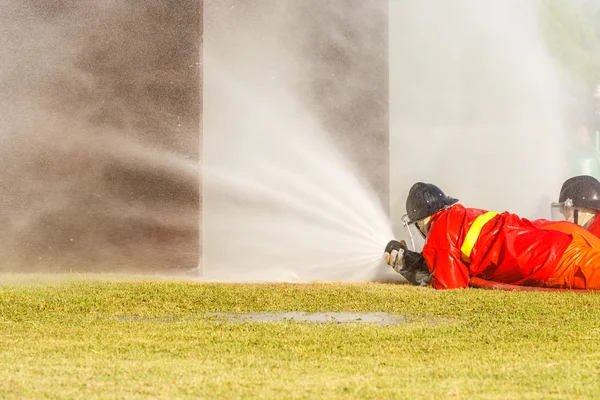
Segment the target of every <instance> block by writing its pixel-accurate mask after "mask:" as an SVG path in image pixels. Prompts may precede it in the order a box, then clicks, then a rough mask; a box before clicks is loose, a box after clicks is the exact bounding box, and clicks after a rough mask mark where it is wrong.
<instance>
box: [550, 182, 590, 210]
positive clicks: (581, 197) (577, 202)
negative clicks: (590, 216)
mask: <svg viewBox="0 0 600 400" xmlns="http://www.w3.org/2000/svg"><path fill="white" fill-rule="evenodd" d="M567 199H571V202H572V206H573V207H581V208H591V209H594V210H600V182H598V180H597V179H596V178H594V177H593V176H589V175H579V176H574V177H572V178H569V179H567V180H566V181H565V183H563V185H562V188H560V195H559V197H558V202H559V203H564V202H565V201H566V200H567Z"/></svg>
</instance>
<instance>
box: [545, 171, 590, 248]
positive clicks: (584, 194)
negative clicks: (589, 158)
mask: <svg viewBox="0 0 600 400" xmlns="http://www.w3.org/2000/svg"><path fill="white" fill-rule="evenodd" d="M551 212H552V219H554V220H558V219H565V220H567V221H569V222H573V223H575V224H577V225H580V226H582V227H583V228H585V229H587V230H588V231H589V232H591V233H593V234H594V235H596V236H597V237H600V218H598V217H597V216H598V214H600V182H599V181H598V180H597V179H596V178H594V177H593V176H589V175H579V176H574V177H572V178H569V179H567V180H566V181H565V183H563V185H562V187H561V189H560V194H559V196H558V202H555V203H552V205H551Z"/></svg>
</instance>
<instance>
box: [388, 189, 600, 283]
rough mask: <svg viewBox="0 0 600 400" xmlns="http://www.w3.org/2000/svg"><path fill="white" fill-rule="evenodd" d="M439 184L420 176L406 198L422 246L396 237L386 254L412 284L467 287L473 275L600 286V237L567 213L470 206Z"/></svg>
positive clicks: (506, 280)
mask: <svg viewBox="0 0 600 400" xmlns="http://www.w3.org/2000/svg"><path fill="white" fill-rule="evenodd" d="M457 202H458V200H457V199H454V198H452V197H449V196H446V194H445V193H444V192H443V191H442V190H441V189H440V188H438V187H437V186H435V185H432V184H427V183H422V182H418V183H416V184H415V185H413V187H412V188H411V189H410V192H409V195H408V198H407V200H406V210H407V217H408V221H409V222H408V223H409V224H415V225H416V227H417V229H418V230H419V231H420V232H421V234H422V235H423V237H424V238H425V246H424V247H423V252H422V253H416V252H413V251H410V250H408V249H407V247H406V244H405V243H404V242H398V241H395V240H392V241H390V242H389V243H388V245H387V246H386V251H385V255H386V260H387V262H388V264H390V265H391V266H392V267H393V268H394V269H395V270H396V271H397V272H399V273H401V274H402V275H403V276H405V278H406V279H407V280H408V281H409V282H410V283H412V284H415V285H421V286H425V285H429V284H431V286H433V287H434V288H435V289H457V288H466V287H468V285H469V280H470V279H471V278H472V277H478V278H483V279H486V280H489V281H493V282H498V283H506V284H513V285H524V286H538V287H556V288H568V289H596V288H600V239H599V238H597V237H596V236H594V235H592V234H590V233H589V232H587V231H586V230H585V229H583V228H582V227H580V226H578V225H575V224H572V223H570V222H567V221H561V222H557V221H548V220H534V221H530V220H527V219H524V218H520V217H519V216H517V215H515V214H511V213H508V212H503V213H497V212H489V211H486V210H482V209H477V208H465V207H463V206H462V205H460V204H457Z"/></svg>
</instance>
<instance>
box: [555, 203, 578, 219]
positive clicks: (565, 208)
mask: <svg viewBox="0 0 600 400" xmlns="http://www.w3.org/2000/svg"><path fill="white" fill-rule="evenodd" d="M550 215H551V217H552V220H553V221H569V222H573V223H576V224H577V223H579V221H578V220H579V210H577V208H575V207H573V200H571V199H566V200H565V201H564V202H562V203H559V202H554V203H552V204H551V205H550Z"/></svg>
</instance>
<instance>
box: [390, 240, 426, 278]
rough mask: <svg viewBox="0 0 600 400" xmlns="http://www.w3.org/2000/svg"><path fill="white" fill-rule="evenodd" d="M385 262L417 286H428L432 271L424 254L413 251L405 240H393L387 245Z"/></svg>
mask: <svg viewBox="0 0 600 400" xmlns="http://www.w3.org/2000/svg"><path fill="white" fill-rule="evenodd" d="M385 262H386V263H387V264H388V265H389V266H391V267H392V268H393V269H394V271H396V272H398V273H399V274H400V275H402V276H403V277H404V278H405V279H406V280H407V281H408V282H409V283H411V284H412V285H415V286H427V285H429V283H430V282H431V273H430V272H429V267H428V266H427V262H426V261H425V258H424V257H423V254H421V253H417V252H414V251H411V250H409V249H408V246H406V242H405V241H404V240H401V241H397V240H391V241H390V242H389V243H388V244H387V246H385Z"/></svg>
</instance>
